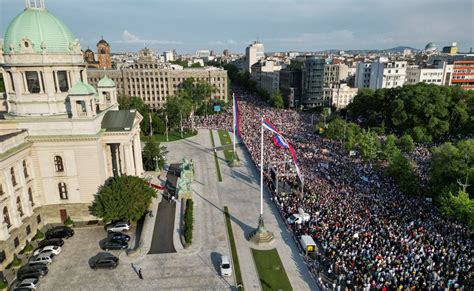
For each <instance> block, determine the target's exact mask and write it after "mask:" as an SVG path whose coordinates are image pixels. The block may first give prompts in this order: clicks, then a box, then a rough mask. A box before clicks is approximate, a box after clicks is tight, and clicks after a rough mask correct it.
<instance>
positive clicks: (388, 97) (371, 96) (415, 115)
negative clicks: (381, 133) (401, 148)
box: [348, 83, 474, 143]
mask: <svg viewBox="0 0 474 291" xmlns="http://www.w3.org/2000/svg"><path fill="white" fill-rule="evenodd" d="M473 100H474V92H472V91H467V90H463V89H461V88H459V87H456V86H438V85H432V84H424V83H419V84H415V85H405V86H403V87H397V88H390V89H378V90H375V91H374V90H361V92H359V94H357V96H356V97H355V98H354V100H353V102H352V103H351V104H349V106H348V115H349V116H350V117H351V118H353V119H359V120H362V121H363V125H364V126H369V127H376V126H379V125H380V124H382V123H384V124H385V127H386V128H387V129H390V130H392V131H395V132H396V133H398V134H402V133H404V132H410V133H411V134H412V137H413V138H414V139H415V141H417V142H424V143H431V142H432V141H437V140H442V139H443V137H445V136H446V135H448V134H449V135H456V134H466V133H470V132H472V130H473V129H474V127H473V121H474V115H473V113H474V101H473Z"/></svg>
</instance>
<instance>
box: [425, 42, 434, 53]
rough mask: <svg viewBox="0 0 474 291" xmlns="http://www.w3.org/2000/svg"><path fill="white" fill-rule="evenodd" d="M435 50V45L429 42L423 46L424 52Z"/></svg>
mask: <svg viewBox="0 0 474 291" xmlns="http://www.w3.org/2000/svg"><path fill="white" fill-rule="evenodd" d="M434 50H436V45H435V44H434V43H432V42H429V43H428V44H427V45H426V46H425V51H434Z"/></svg>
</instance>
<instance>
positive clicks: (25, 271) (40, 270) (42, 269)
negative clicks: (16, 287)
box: [16, 265, 48, 281]
mask: <svg viewBox="0 0 474 291" xmlns="http://www.w3.org/2000/svg"><path fill="white" fill-rule="evenodd" d="M46 274H48V267H46V265H25V266H23V267H21V268H20V269H19V270H18V272H17V275H16V276H17V278H18V280H19V281H23V280H24V279H26V278H40V277H43V276H46Z"/></svg>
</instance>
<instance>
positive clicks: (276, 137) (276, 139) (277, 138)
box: [262, 119, 301, 177]
mask: <svg viewBox="0 0 474 291" xmlns="http://www.w3.org/2000/svg"><path fill="white" fill-rule="evenodd" d="M262 125H263V127H265V128H266V129H268V130H270V131H271V132H272V133H273V138H272V139H273V143H274V144H275V145H276V146H277V147H279V148H283V149H288V150H289V151H290V153H291V157H292V158H293V163H294V164H295V168H296V173H297V174H298V177H301V175H300V168H299V167H298V160H297V159H296V153H295V150H294V149H293V147H292V146H291V144H290V143H289V142H287V141H286V139H285V138H284V137H283V136H282V135H281V134H280V132H279V131H278V130H277V129H276V127H275V126H274V125H273V124H272V123H271V122H270V121H269V120H268V119H264V120H263V123H262Z"/></svg>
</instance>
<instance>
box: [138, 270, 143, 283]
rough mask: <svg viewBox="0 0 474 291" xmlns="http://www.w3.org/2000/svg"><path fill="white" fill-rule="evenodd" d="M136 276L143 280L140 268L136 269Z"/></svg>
mask: <svg viewBox="0 0 474 291" xmlns="http://www.w3.org/2000/svg"><path fill="white" fill-rule="evenodd" d="M138 278H140V279H142V280H143V274H142V268H140V269H138Z"/></svg>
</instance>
